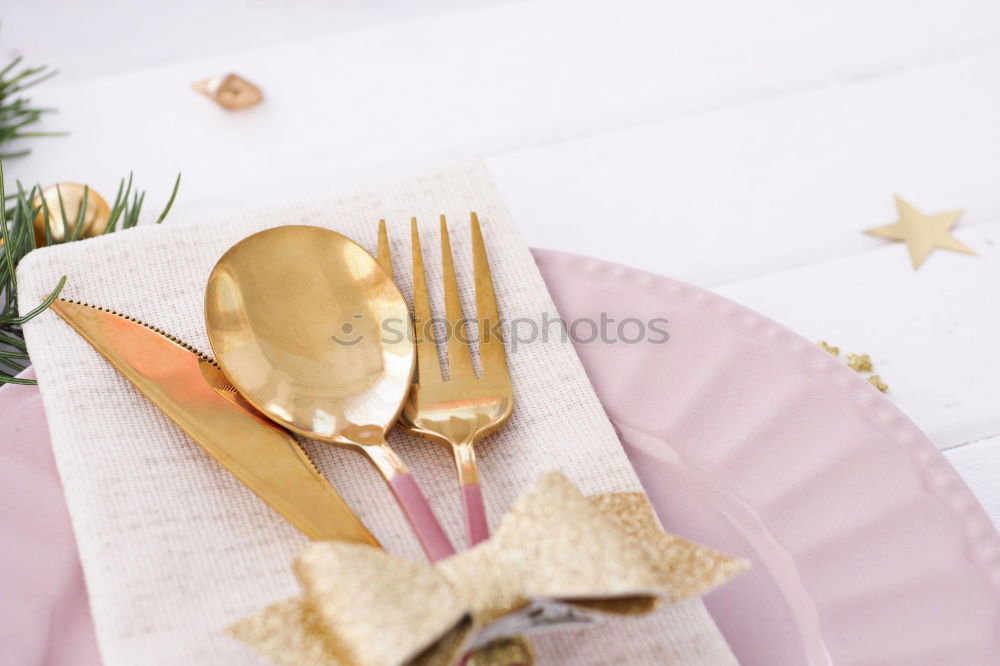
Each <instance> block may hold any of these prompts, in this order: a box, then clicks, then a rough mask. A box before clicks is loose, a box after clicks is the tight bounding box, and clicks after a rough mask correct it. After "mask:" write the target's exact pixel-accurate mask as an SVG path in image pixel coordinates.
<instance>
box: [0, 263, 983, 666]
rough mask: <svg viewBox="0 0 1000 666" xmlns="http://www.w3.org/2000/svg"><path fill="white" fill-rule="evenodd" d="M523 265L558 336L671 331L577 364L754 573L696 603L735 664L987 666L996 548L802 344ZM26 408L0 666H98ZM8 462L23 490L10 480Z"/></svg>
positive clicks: (7, 554) (941, 470) (701, 311)
mask: <svg viewBox="0 0 1000 666" xmlns="http://www.w3.org/2000/svg"><path fill="white" fill-rule="evenodd" d="M535 256H536V259H537V260H538V264H539V267H540V268H541V270H542V274H543V276H544V277H545V279H546V282H547V283H548V285H549V288H550V290H551V292H552V296H553V298H554V299H555V301H556V305H557V306H558V308H559V311H560V313H561V314H562V315H563V317H564V318H565V319H567V320H576V319H583V318H589V319H592V320H594V321H597V322H600V321H601V315H602V313H603V314H604V315H605V316H606V317H608V318H613V319H615V320H616V324H617V322H621V321H622V320H623V319H626V318H630V317H632V318H636V319H639V320H642V321H648V320H649V319H651V318H665V319H668V320H669V323H668V324H667V325H666V329H667V330H668V331H669V334H670V339H669V340H668V341H667V342H666V343H665V344H650V343H640V344H623V343H621V342H618V343H602V342H593V343H589V344H582V343H581V344H577V350H578V351H579V353H580V357H581V358H582V359H583V363H584V365H585V366H586V368H587V371H588V373H589V375H590V378H591V381H592V382H593V384H594V387H595V389H596V390H597V393H598V395H599V396H600V398H601V401H602V403H603V404H604V406H605V408H606V409H607V411H608V414H609V415H610V416H611V418H612V420H613V421H614V422H615V424H616V426H617V427H618V429H619V432H620V434H621V436H622V440H623V442H624V445H625V448H626V451H627V452H628V454H629V456H630V457H631V459H632V462H633V464H634V465H635V467H636V469H637V470H638V473H639V475H640V477H641V478H642V481H643V484H644V485H645V486H646V489H647V490H648V492H649V494H650V497H651V498H652V500H653V502H654V504H655V505H656V507H657V510H658V511H659V513H660V516H661V517H662V519H663V521H664V523H665V525H666V526H667V527H668V528H669V529H671V530H673V531H675V532H677V533H680V534H684V535H686V536H689V537H691V538H693V539H696V540H699V541H702V542H705V543H707V544H711V545H713V546H716V547H718V548H721V549H724V550H727V551H729V552H732V553H734V554H739V555H742V556H745V557H747V558H749V559H751V560H752V561H753V564H754V567H753V570H752V571H751V572H750V573H748V574H746V575H744V576H742V577H741V578H739V579H737V580H736V581H734V582H733V583H731V584H729V585H727V586H726V587H724V588H722V589H721V590H720V591H719V592H717V593H715V594H714V595H712V596H711V597H710V598H709V599H708V600H707V604H708V607H709V610H710V611H711V612H712V615H713V616H714V617H715V619H716V621H717V622H718V624H719V626H720V628H721V629H722V631H723V632H724V633H725V635H726V637H727V639H728V640H729V642H730V644H731V645H732V647H733V650H734V652H735V653H736V655H737V656H738V657H739V659H740V661H741V663H744V664H767V665H769V666H771V665H781V666H784V665H786V664H830V663H837V664H872V665H874V664H884V665H890V664H899V665H900V666H902V665H904V664H905V665H906V666H915V665H919V664H928V665H930V664H933V665H935V666H938V665H940V664H963V665H965V664H995V663H997V662H998V655H1000V636H998V627H1000V622H998V620H1000V538H998V536H997V533H996V532H995V530H994V529H993V527H992V526H991V524H990V522H989V520H988V518H987V517H986V515H985V514H984V512H983V511H982V509H981V508H980V506H979V505H978V504H977V503H976V501H975V499H974V498H973V497H972V495H971V493H970V492H969V490H968V489H967V488H966V487H965V485H964V483H963V482H962V481H961V479H960V478H959V477H958V475H957V474H956V473H955V472H954V470H952V468H951V466H950V465H949V464H948V463H947V461H946V460H945V459H944V458H943V457H942V456H941V455H940V453H938V451H937V450H936V449H935V448H934V447H933V445H932V444H931V443H930V442H929V441H928V440H927V439H926V438H925V437H924V436H923V435H922V434H921V433H920V432H919V431H918V430H917V429H916V427H915V426H914V425H913V424H912V423H910V421H909V420H907V418H906V417H905V416H904V415H903V414H902V413H900V412H899V410H897V409H896V408H895V407H893V405H892V403H891V402H890V401H889V400H888V399H886V398H885V397H884V396H882V395H881V394H880V393H878V392H877V391H876V390H875V389H873V388H872V387H871V386H870V385H868V383H867V382H865V381H864V380H862V379H860V378H859V377H858V376H857V375H856V374H855V373H853V372H852V371H851V370H849V369H847V368H846V367H845V366H844V365H843V364H842V363H841V362H839V361H837V360H836V359H834V358H833V357H831V356H830V355H828V354H826V353H825V352H823V351H822V350H820V349H818V348H817V347H816V346H815V345H813V344H812V343H810V342H808V341H806V340H804V339H802V338H800V337H798V336H797V335H795V334H794V333H791V332H790V331H788V330H786V329H784V328H782V327H780V326H778V325H777V324H774V323H773V322H770V321H768V320H767V319H765V318H763V317H761V316H760V315H758V314H755V313H753V312H751V311H749V310H747V309H745V308H742V307H740V306H738V305H736V304H734V303H732V302H730V301H727V300H725V299H722V298H720V297H718V296H714V295H712V294H710V293H708V292H706V291H703V290H700V289H696V288H694V287H690V286H687V285H683V284H680V283H677V282H674V281H672V280H668V279H666V278H661V277H656V276H653V275H649V274H646V273H641V272H638V271H633V270H630V269H626V268H622V267H619V266H614V265H611V264H607V263H603V262H599V261H596V260H593V259H585V258H581V257H574V256H570V255H565V254H558V253H554V252H546V251H536V253H535ZM635 326H636V325H635V324H634V323H631V324H628V325H627V326H626V329H625V332H626V334H627V336H632V335H634V332H635V330H636V328H635ZM615 328H616V325H615V324H612V325H611V329H612V330H614V329H615ZM577 330H578V332H579V333H580V334H581V335H583V336H585V335H586V332H585V331H586V326H581V327H580V328H578V329H577ZM15 393H16V396H15ZM29 393H30V391H26V390H25V389H22V388H13V387H8V388H5V389H2V390H0V428H3V430H0V432H11V431H10V430H8V429H6V428H7V424H8V423H10V419H12V418H19V419H21V421H19V423H21V424H22V427H23V428H26V429H22V430H21V431H20V432H19V433H16V434H15V440H17V439H18V438H20V439H21V441H15V442H13V443H12V444H7V443H5V446H4V449H3V453H2V455H3V456H4V459H3V463H4V464H3V465H0V473H3V474H4V478H2V479H0V507H2V510H3V514H2V516H0V535H2V539H3V546H4V547H3V548H0V557H2V558H3V559H2V560H0V588H3V589H4V590H7V589H11V588H10V586H9V585H8V583H12V584H13V588H12V589H14V591H15V594H14V595H7V594H6V593H5V594H4V595H3V596H2V597H0V603H3V604H4V606H3V608H2V613H3V614H2V617H0V663H42V664H70V665H82V664H87V665H90V664H95V663H97V657H96V648H95V647H94V641H93V635H92V628H91V626H90V620H89V617H88V616H87V613H86V600H85V595H84V593H83V585H82V580H81V578H80V575H79V566H78V564H77V562H76V559H75V547H74V545H73V540H72V534H71V532H70V529H69V523H68V520H67V518H66V515H65V505H64V504H63V503H62V499H61V496H60V495H59V490H58V479H57V477H55V471H54V466H53V463H52V460H51V453H50V452H49V451H48V447H47V446H44V442H43V441H42V439H43V438H44V437H45V435H44V421H43V420H42V419H43V415H42V412H41V405H40V401H39V400H38V399H37V397H35V398H34V400H26V399H25V398H26V396H27V395H28V394H29ZM15 403H17V404H18V405H19V406H18V407H16V408H12V407H11V405H14V404H15ZM14 412H18V414H19V416H11V414H13V413H14ZM25 439H28V440H30V441H24V440H25ZM29 450H30V454H29V453H28V452H29ZM12 451H13V452H14V453H13V454H12V453H11V452H12ZM12 455H15V456H17V460H16V462H17V463H18V469H19V472H18V475H19V476H18V478H19V479H20V480H18V479H9V478H7V475H8V474H9V473H10V472H9V468H10V466H11V462H10V458H11V456H12ZM12 483H13V486H12ZM486 492H489V488H488V486H487V488H486ZM38 506H42V507H44V508H45V510H44V511H43V512H41V514H38V515H35V516H31V517H30V519H28V516H29V514H30V512H32V511H37V509H36V507H38ZM12 571H13V572H16V578H15V576H13V575H12V573H11V572H12ZM12 620H16V622H15V623H13V624H12ZM4 651H7V652H4ZM8 655H9V656H11V657H18V658H6V657H7V656H8Z"/></svg>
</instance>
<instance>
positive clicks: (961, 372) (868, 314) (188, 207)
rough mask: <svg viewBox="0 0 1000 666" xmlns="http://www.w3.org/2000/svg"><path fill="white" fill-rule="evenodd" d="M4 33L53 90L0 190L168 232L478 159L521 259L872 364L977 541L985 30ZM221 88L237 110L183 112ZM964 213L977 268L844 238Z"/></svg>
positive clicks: (468, 18) (538, 11) (32, 14)
mask: <svg viewBox="0 0 1000 666" xmlns="http://www.w3.org/2000/svg"><path fill="white" fill-rule="evenodd" d="M204 4H205V3H201V2H194V1H193V0H179V1H177V2H172V3H155V4H150V3H138V4H136V3H126V2H124V1H122V0H104V1H103V2H91V3H86V4H83V5H80V4H72V3H69V2H57V1H56V0H36V1H35V2H32V3H21V5H19V6H15V7H7V8H5V11H4V16H3V17H2V18H3V20H4V25H3V33H2V35H0V52H3V54H4V55H10V54H13V53H23V54H25V55H26V56H27V59H28V60H29V61H31V62H48V63H51V64H53V65H57V66H58V67H59V68H60V69H62V72H63V73H62V74H61V76H60V77H59V78H57V79H56V80H54V81H52V82H51V83H49V84H46V85H45V86H43V87H41V88H39V89H38V90H37V93H36V97H37V99H38V100H40V101H42V102H44V103H45V104H47V105H52V106H56V107H58V108H59V109H60V110H61V112H60V113H59V114H58V115H55V116H52V118H51V119H50V120H49V121H48V122H47V127H48V128H50V129H69V130H71V131H72V135H71V136H70V137H67V138H60V139H51V140H45V141H41V140H40V141H36V142H35V144H34V147H35V152H34V153H33V155H31V156H30V157H28V158H24V159H21V160H17V161H12V162H9V163H8V164H6V165H5V169H6V170H7V173H8V175H9V176H13V177H17V178H20V179H21V180H23V181H25V182H27V183H33V182H35V181H42V182H43V183H50V182H52V181H54V180H62V181H74V180H75V181H86V182H88V183H90V184H91V185H92V186H94V187H95V188H97V189H99V190H101V191H103V192H105V193H113V192H114V189H115V187H116V184H117V179H118V178H119V177H120V176H121V175H123V174H125V173H127V172H128V171H129V170H130V169H134V170H135V172H136V175H137V177H138V179H139V182H140V184H141V185H142V186H144V187H146V188H148V189H149V190H150V192H149V196H150V211H149V212H150V213H152V208H155V207H157V206H158V205H160V202H162V201H163V199H164V198H165V196H166V194H167V191H168V189H169V185H170V183H171V182H172V179H173V176H174V174H175V173H176V172H177V171H182V172H183V173H184V184H183V187H182V191H181V196H180V199H179V201H178V203H177V206H176V208H175V212H174V213H173V214H172V219H171V222H172V223H178V222H182V221H186V220H194V219H196V218H206V217H211V216H212V215H214V214H217V213H219V212H221V211H232V210H239V209H245V208H249V207H252V206H257V205H261V204H271V203H277V202H282V201H288V200H291V199H294V198H299V197H302V196H307V195H308V194H309V193H310V192H313V191H316V190H320V189H322V190H324V191H331V190H337V189H340V188H343V187H345V186H348V185H350V184H353V183H356V182H360V181H364V180H371V179H373V178H374V179H378V178H382V177H385V176H390V175H393V174H398V173H403V172H408V171H412V170H414V169H417V168H421V167H423V166H430V165H438V164H441V163H445V162H448V161H451V160H453V159H458V158H464V157H468V156H470V155H476V154H478V155H482V156H484V157H485V158H486V160H487V163H488V165H489V167H490V169H491V171H492V172H493V174H494V176H495V178H496V180H497V182H498V184H499V186H500V188H501V190H502V192H503V194H504V196H505V197H506V199H507V201H508V203H509V205H510V207H511V209H512V210H513V213H514V216H515V219H516V220H517V221H518V223H519V225H520V227H521V229H522V231H523V233H524V236H525V237H526V239H527V241H528V243H529V244H531V245H533V246H538V247H550V248H555V249H560V250H566V251H571V252H577V253H581V254H586V255H592V256H596V257H601V258H604V259H609V260H613V261H618V262H622V263H626V264H630V265H633V266H637V267H640V268H644V269H647V270H650V271H653V272H656V273H661V274H666V275H670V276H672V277H675V278H680V279H684V280H688V281H691V282H694V283H696V284H699V285H702V286H706V287H709V288H712V289H714V290H716V291H719V292H720V293H722V294H724V295H726V296H729V297H731V298H733V299H735V300H738V301H740V302H742V303H744V304H746V305H748V306H750V307H752V308H755V309H757V310H760V311H762V312H764V313H766V314H767V315H769V316H771V317H772V318H774V319H776V320H778V321H780V322H783V323H785V324H786V325H788V326H790V327H791V328H793V329H795V330H797V331H799V332H800V333H802V334H803V335H805V336H806V337H808V338H810V339H815V340H818V339H826V340H829V341H831V342H833V343H835V344H838V345H839V346H840V347H841V348H842V349H845V350H851V351H859V352H868V353H870V354H871V355H872V356H873V358H874V360H875V364H876V369H877V370H878V371H879V373H880V374H881V375H882V377H883V378H884V379H885V380H886V381H887V382H888V383H889V384H890V386H891V388H892V392H891V393H890V397H891V398H892V399H893V400H894V401H895V402H896V404H898V405H899V406H900V407H901V408H902V409H903V410H904V411H905V412H906V413H907V414H909V415H910V417H912V418H913V419H914V420H915V421H916V422H917V423H918V424H919V425H920V426H921V427H922V428H923V429H924V431H925V432H927V434H928V435H929V436H930V437H931V439H932V440H933V441H934V442H935V443H936V444H937V445H938V446H939V447H940V448H941V449H943V450H945V452H946V455H947V456H948V457H949V459H950V460H951V461H952V462H953V463H954V464H955V466H956V467H957V468H958V469H959V471H960V472H961V473H962V475H963V476H964V477H965V479H966V480H967V481H968V483H969V485H970V486H971V487H972V488H973V490H974V491H975V492H976V494H977V495H978V497H979V498H980V500H981V501H982V502H983V504H984V505H985V506H986V508H987V510H988V511H989V512H990V514H991V516H992V517H993V520H994V522H995V523H1000V480H998V479H1000V344H998V342H997V333H998V330H1000V307H998V297H1000V247H998V245H1000V4H997V3H996V2H994V1H993V0H916V1H903V0H889V1H887V2H881V3H871V2H865V1H863V0H842V1H841V2H837V3H829V2H825V3H819V2H801V1H798V0H764V1H762V2H755V3H741V2H737V1H736V0H700V1H698V2H687V3H661V2H656V1H654V0H648V1H643V2H631V3H612V2H578V1H571V0H546V1H543V2H530V3H529V2H513V1H510V2H500V1H486V0H476V1H475V2H471V3H470V2H467V1H466V2H460V1H459V0H433V1H432V2H429V3H420V4H416V5H415V4H413V3H407V2H403V1H402V0H391V1H389V2H380V3H372V2H362V1H360V0H355V1H352V2H347V3H332V6H327V5H326V4H324V3H320V2H315V1H310V0H296V1H295V2H284V3H273V4H267V3H261V2H252V1H250V0H244V1H242V2H241V1H239V0H224V1H223V2H217V3H213V6H212V7H210V8H209V7H205V6H203V5H204ZM227 71H236V72H239V73H241V74H243V75H244V76H246V77H247V78H249V79H251V80H253V81H255V82H257V83H259V84H260V85H261V86H262V87H263V88H264V90H265V92H266V94H267V96H268V99H267V101H266V103H265V104H263V105H261V106H260V107H258V108H256V109H254V110H251V111H246V112H242V113H238V114H228V113H226V112H224V111H222V110H221V109H219V108H217V107H216V106H214V105H213V104H211V103H210V102H209V101H208V100H206V99H205V98H203V97H201V96H199V95H197V94H195V93H194V92H192V91H191V89H190V84H191V83H192V82H193V81H195V80H196V79H199V78H203V77H206V76H209V75H212V74H217V73H223V72H227ZM893 193H899V194H901V195H902V196H904V197H906V198H907V199H909V200H910V201H911V202H912V203H913V204H915V205H916V206H917V207H918V208H921V209H922V210H924V211H925V212H928V213H931V212H938V211H941V210H950V209H953V208H964V209H965V211H966V213H965V215H964V217H963V218H962V220H961V222H960V226H959V227H958V228H957V231H956V234H957V236H958V237H959V238H961V239H962V240H963V241H965V242H966V243H967V244H969V245H970V246H972V247H973V248H974V249H975V250H976V252H978V253H979V257H978V258H970V257H967V256H964V255H958V254H953V253H947V252H940V251H939V252H936V253H935V254H933V255H932V256H931V257H930V259H929V260H928V261H927V263H926V264H925V265H924V267H923V268H921V269H920V271H919V272H916V273H914V272H913V271H912V269H911V268H910V265H909V261H908V259H907V256H906V250H905V248H904V247H903V246H902V245H901V244H886V243H884V242H882V241H879V240H877V239H874V238H871V237H868V236H865V235H862V233H861V231H862V230H863V229H866V228H869V227H872V226H876V225H879V224H883V223H886V222H889V221H891V220H892V219H894V212H895V211H894V208H893V199H892V195H893Z"/></svg>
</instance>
